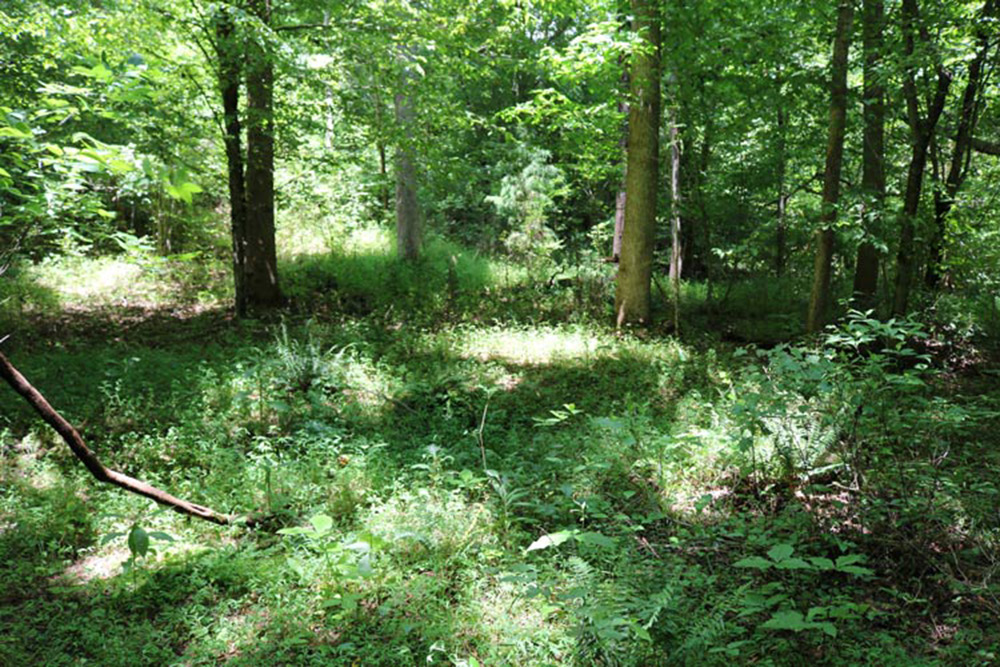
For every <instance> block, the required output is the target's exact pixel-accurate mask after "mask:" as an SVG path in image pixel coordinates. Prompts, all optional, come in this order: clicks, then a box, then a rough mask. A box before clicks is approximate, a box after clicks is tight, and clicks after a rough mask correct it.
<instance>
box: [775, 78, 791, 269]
mask: <svg viewBox="0 0 1000 667" xmlns="http://www.w3.org/2000/svg"><path fill="white" fill-rule="evenodd" d="M779 85H780V84H779ZM784 106H785V104H784V100H783V99H780V90H779V101H778V220H777V229H776V231H775V238H774V245H775V251H774V273H775V275H776V276H778V277H779V278H780V277H781V276H782V274H783V273H784V272H785V261H786V260H785V258H786V256H787V253H788V251H787V249H786V246H787V243H788V241H787V236H788V230H787V227H786V225H787V220H786V217H785V216H786V213H787V209H788V193H787V192H785V173H786V171H787V168H788V149H787V131H788V129H787V128H788V112H787V111H785V108H784Z"/></svg>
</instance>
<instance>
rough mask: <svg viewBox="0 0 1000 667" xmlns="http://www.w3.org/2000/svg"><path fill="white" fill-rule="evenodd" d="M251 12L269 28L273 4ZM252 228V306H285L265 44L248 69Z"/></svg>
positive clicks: (264, 0) (248, 267) (259, 2)
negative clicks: (277, 239) (280, 279)
mask: <svg viewBox="0 0 1000 667" xmlns="http://www.w3.org/2000/svg"><path fill="white" fill-rule="evenodd" d="M250 9H251V11H253V13H254V14H255V15H256V16H257V17H258V18H259V19H260V20H261V22H262V23H264V24H265V25H266V24H267V23H269V22H270V18H271V0H251V3H250ZM246 188H247V225H246V257H245V265H244V269H245V274H246V292H247V301H248V303H249V304H250V305H252V306H257V307H262V308H272V307H276V306H280V305H281V302H282V297H281V289H280V287H279V285H278V258H277V250H276V248H275V241H274V63H273V62H272V59H271V54H270V53H268V52H267V49H266V47H265V46H264V45H263V44H255V45H254V46H253V47H252V48H251V52H250V59H249V62H248V66H247V171H246Z"/></svg>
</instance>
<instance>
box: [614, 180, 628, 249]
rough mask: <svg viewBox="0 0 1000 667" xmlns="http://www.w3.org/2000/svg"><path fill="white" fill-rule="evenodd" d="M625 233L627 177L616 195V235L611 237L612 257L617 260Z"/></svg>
mask: <svg viewBox="0 0 1000 667" xmlns="http://www.w3.org/2000/svg"><path fill="white" fill-rule="evenodd" d="M624 234H625V179H624V178H623V179H622V184H621V188H620V189H619V190H618V193H617V194H616V195H615V235H614V238H612V239H611V257H612V259H614V260H615V261H616V262H617V261H619V260H620V259H621V256H622V236H623V235H624Z"/></svg>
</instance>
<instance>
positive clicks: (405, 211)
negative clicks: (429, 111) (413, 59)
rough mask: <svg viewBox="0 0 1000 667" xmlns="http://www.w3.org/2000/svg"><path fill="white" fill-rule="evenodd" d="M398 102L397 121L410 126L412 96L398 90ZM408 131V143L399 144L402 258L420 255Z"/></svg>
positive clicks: (398, 239)
mask: <svg viewBox="0 0 1000 667" xmlns="http://www.w3.org/2000/svg"><path fill="white" fill-rule="evenodd" d="M395 106H396V122H398V123H399V124H400V126H402V127H403V128H409V127H410V126H411V124H412V122H413V110H412V108H411V106H410V99H409V97H407V96H406V95H403V94H397V95H396V99H395ZM406 134H407V142H406V144H405V145H402V146H398V147H397V148H396V251H397V253H398V254H399V256H400V257H401V258H402V259H405V260H416V259H418V258H419V257H420V241H421V238H420V202H419V201H418V200H417V170H416V168H415V167H414V165H413V149H412V147H411V146H410V145H409V142H408V139H409V137H410V135H411V134H412V133H411V132H409V131H408V130H407V131H406Z"/></svg>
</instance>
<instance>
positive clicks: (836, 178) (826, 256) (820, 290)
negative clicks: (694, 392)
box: [806, 0, 854, 333]
mask: <svg viewBox="0 0 1000 667" xmlns="http://www.w3.org/2000/svg"><path fill="white" fill-rule="evenodd" d="M853 20H854V4H853V2H852V1H851V0H840V6H839V7H838V9H837V32H836V35H835V37H834V42H833V61H832V63H831V70H832V77H831V78H832V82H831V86H830V88H831V94H830V126H829V130H828V134H827V145H826V171H825V175H824V178H823V214H822V217H821V218H820V229H819V230H817V231H816V262H815V264H814V267H813V285H812V296H811V297H810V299H809V316H808V318H807V320H806V331H807V332H808V333H815V332H817V331H819V330H820V329H821V328H822V327H823V325H824V324H825V322H826V316H827V310H828V309H829V305H830V275H831V272H832V266H833V245H834V235H833V223H834V222H835V221H836V219H837V201H838V199H839V198H840V172H841V167H842V165H843V157H844V132H845V129H846V127H847V52H848V48H849V47H850V39H851V23H852V22H853Z"/></svg>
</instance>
